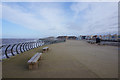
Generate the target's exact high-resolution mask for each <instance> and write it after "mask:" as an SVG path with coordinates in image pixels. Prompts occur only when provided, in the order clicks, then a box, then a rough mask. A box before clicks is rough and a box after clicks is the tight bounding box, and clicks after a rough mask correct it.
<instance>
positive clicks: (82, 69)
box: [2, 40, 118, 78]
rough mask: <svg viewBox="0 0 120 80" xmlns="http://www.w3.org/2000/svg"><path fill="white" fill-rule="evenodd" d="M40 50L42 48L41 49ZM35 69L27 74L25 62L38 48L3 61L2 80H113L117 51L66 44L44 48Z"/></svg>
mask: <svg viewBox="0 0 120 80" xmlns="http://www.w3.org/2000/svg"><path fill="white" fill-rule="evenodd" d="M43 47H44V46H43ZM48 47H49V48H50V50H49V51H48V52H47V53H43V54H42V59H41V60H40V61H39V68H38V69H36V70H28V65H27V61H28V60H29V59H30V57H32V56H33V55H34V54H35V53H36V52H41V49H42V47H40V48H36V49H33V50H30V51H27V52H24V53H21V54H20V55H16V56H15V57H12V58H10V59H6V60H3V63H2V68H3V69H2V70H3V71H2V72H3V74H2V76H3V77H4V78H117V77H118V48H117V47H115V46H102V45H95V44H89V43H87V42H85V41H75V40H67V41H66V42H62V43H56V44H51V45H48Z"/></svg>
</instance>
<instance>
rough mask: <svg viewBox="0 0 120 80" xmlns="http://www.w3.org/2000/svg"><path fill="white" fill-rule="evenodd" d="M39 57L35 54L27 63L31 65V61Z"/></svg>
mask: <svg viewBox="0 0 120 80" xmlns="http://www.w3.org/2000/svg"><path fill="white" fill-rule="evenodd" d="M38 55H39V53H36V54H35V55H34V56H33V57H32V58H31V59H30V60H29V61H28V63H32V61H33V60H34V59H35V58H36V57H37V56H38Z"/></svg>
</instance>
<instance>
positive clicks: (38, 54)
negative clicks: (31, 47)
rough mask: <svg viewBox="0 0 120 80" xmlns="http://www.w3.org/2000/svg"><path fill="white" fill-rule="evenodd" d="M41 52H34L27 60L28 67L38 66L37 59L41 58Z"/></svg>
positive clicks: (35, 67) (34, 67)
mask: <svg viewBox="0 0 120 80" xmlns="http://www.w3.org/2000/svg"><path fill="white" fill-rule="evenodd" d="M41 55H42V53H36V54H35V55H34V56H33V57H32V58H31V59H30V60H29V61H28V65H29V69H37V68H38V61H39V60H40V59H41Z"/></svg>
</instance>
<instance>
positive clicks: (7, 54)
mask: <svg viewBox="0 0 120 80" xmlns="http://www.w3.org/2000/svg"><path fill="white" fill-rule="evenodd" d="M10 46H11V45H8V46H7V48H6V49H5V55H6V57H7V58H9V56H8V54H7V49H8V48H9V47H10Z"/></svg>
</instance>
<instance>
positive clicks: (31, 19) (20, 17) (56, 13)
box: [2, 3, 67, 34]
mask: <svg viewBox="0 0 120 80" xmlns="http://www.w3.org/2000/svg"><path fill="white" fill-rule="evenodd" d="M39 5H40V6H39ZM13 6H14V7H13ZM23 6H24V7H25V8H24V9H23V7H22V6H19V5H16V4H14V5H11V4H3V16H2V17H3V19H5V20H8V21H10V22H12V23H15V24H19V25H21V26H24V27H27V28H29V29H31V30H32V29H33V30H37V31H40V32H43V33H45V34H48V32H49V34H50V33H51V34H54V33H64V32H67V31H65V30H66V28H65V27H64V21H65V19H64V11H63V10H62V9H61V7H60V6H58V5H56V4H46V6H45V5H44V4H43V3H30V4H28V5H27V6H25V5H23ZM25 9H27V10H29V11H30V12H29V11H27V10H25ZM52 28H54V30H52V31H50V30H49V29H52Z"/></svg>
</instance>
